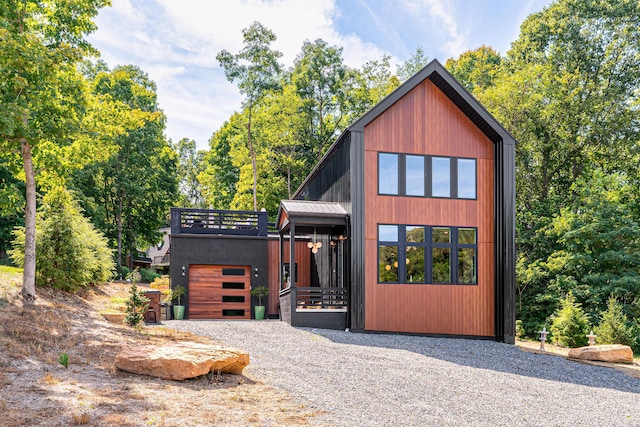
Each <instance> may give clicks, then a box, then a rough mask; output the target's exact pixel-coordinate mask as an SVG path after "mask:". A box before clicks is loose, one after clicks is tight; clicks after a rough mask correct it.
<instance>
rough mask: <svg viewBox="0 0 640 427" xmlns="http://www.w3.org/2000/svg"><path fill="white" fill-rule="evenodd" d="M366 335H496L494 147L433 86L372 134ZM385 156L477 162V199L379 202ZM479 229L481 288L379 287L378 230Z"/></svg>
mask: <svg viewBox="0 0 640 427" xmlns="http://www.w3.org/2000/svg"><path fill="white" fill-rule="evenodd" d="M364 141H365V147H364V149H365V153H364V170H365V177H366V178H365V202H364V203H365V212H366V215H365V259H366V265H365V329H366V330H371V331H397V332H410V333H426V334H455V335H470V336H471V335H473V336H494V333H495V325H494V305H495V302H494V194H493V192H494V185H493V182H494V176H493V175H494V172H493V170H494V168H493V164H494V145H493V143H492V142H491V141H490V140H489V139H488V138H487V137H486V136H485V135H484V134H483V133H482V132H481V131H480V130H479V129H478V128H477V127H476V126H475V125H474V124H473V123H472V122H471V121H470V120H469V119H468V118H467V117H466V116H465V115H464V114H463V113H462V112H461V111H460V110H459V109H458V108H456V106H455V105H454V104H453V103H452V102H451V101H450V100H449V99H448V98H447V97H446V96H445V95H444V94H443V93H442V92H441V91H440V90H439V89H438V88H437V87H436V86H435V85H434V84H433V83H432V82H431V81H429V80H425V81H424V82H423V83H422V84H420V85H418V86H417V87H416V88H415V89H413V90H412V91H411V92H409V93H408V94H407V95H406V96H404V97H403V98H402V99H400V100H399V101H398V102H397V103H396V104H394V105H393V106H391V107H390V108H389V109H388V110H387V111H386V112H385V113H383V114H382V115H380V116H379V117H378V118H377V119H375V120H374V121H373V122H371V123H370V124H369V125H368V126H367V127H366V128H365V137H364ZM378 151H391V152H398V153H407V154H429V155H440V156H450V157H472V158H476V159H478V160H477V186H478V193H477V196H478V198H477V200H450V199H429V198H417V197H398V196H379V195H378V194H377V190H378V188H377V186H378V184H377V176H378V170H377V168H378V156H377V153H378ZM380 223H386V224H416V225H443V226H468V227H478V284H477V285H455V284H451V285H430V284H422V285H408V284H393V285H392V284H378V265H377V225H378V224H380Z"/></svg>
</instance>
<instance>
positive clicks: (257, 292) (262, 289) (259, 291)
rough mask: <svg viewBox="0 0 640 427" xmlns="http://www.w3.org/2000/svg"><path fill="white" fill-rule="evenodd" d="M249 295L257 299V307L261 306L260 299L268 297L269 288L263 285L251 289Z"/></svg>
mask: <svg viewBox="0 0 640 427" xmlns="http://www.w3.org/2000/svg"><path fill="white" fill-rule="evenodd" d="M251 295H253V296H254V297H258V301H259V302H258V305H259V306H262V298H264V297H266V296H267V295H269V288H267V287H266V286H264V285H260V286H257V287H255V288H253V289H251Z"/></svg>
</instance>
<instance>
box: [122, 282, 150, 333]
mask: <svg viewBox="0 0 640 427" xmlns="http://www.w3.org/2000/svg"><path fill="white" fill-rule="evenodd" d="M148 305H149V298H147V297H145V296H144V292H143V291H139V290H138V287H137V286H136V284H135V283H132V284H131V288H130V289H129V299H127V303H126V306H127V310H126V312H127V315H126V316H125V318H124V321H125V323H126V324H127V325H129V326H131V327H132V328H137V327H139V325H140V324H141V323H142V322H143V321H144V312H145V310H146V309H147V306H148Z"/></svg>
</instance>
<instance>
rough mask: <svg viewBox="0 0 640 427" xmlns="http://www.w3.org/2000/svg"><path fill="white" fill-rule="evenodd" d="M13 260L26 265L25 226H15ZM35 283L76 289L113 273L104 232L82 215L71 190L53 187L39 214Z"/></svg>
mask: <svg viewBox="0 0 640 427" xmlns="http://www.w3.org/2000/svg"><path fill="white" fill-rule="evenodd" d="M14 237H15V238H14V241H13V249H11V250H10V251H9V254H10V255H11V258H12V259H13V261H14V262H15V263H16V264H17V265H18V266H20V267H23V266H24V245H25V231H24V227H19V228H16V229H15V230H14ZM36 242H37V244H36V260H37V265H36V284H37V285H38V286H49V287H53V288H57V289H62V290H65V291H71V292H75V291H77V290H79V289H80V288H83V287H88V286H89V285H91V284H96V283H105V282H107V281H109V280H110V279H111V278H112V277H113V272H114V268H115V266H114V262H113V252H112V250H111V249H110V248H109V245H108V242H107V239H106V237H104V235H103V234H102V233H101V232H100V231H98V230H96V229H95V228H94V227H93V224H91V222H90V221H89V220H88V219H87V218H86V217H84V215H82V210H81V208H80V205H79V204H78V202H76V201H75V200H74V198H73V195H72V193H71V192H70V191H69V190H67V189H66V188H63V187H55V188H52V189H51V191H49V193H47V194H46V195H45V196H44V197H43V198H42V204H41V206H40V208H39V209H38V212H37V214H36Z"/></svg>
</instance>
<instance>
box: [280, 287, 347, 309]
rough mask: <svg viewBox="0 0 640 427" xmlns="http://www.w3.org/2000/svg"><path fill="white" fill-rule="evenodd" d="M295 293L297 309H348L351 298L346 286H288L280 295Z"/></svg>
mask: <svg viewBox="0 0 640 427" xmlns="http://www.w3.org/2000/svg"><path fill="white" fill-rule="evenodd" d="M290 292H294V293H295V299H296V308H297V309H304V308H309V309H346V308H347V307H348V305H349V298H348V294H347V289H346V288H321V287H313V288H298V287H296V288H286V289H283V290H281V291H280V296H284V295H287V294H289V293H290Z"/></svg>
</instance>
